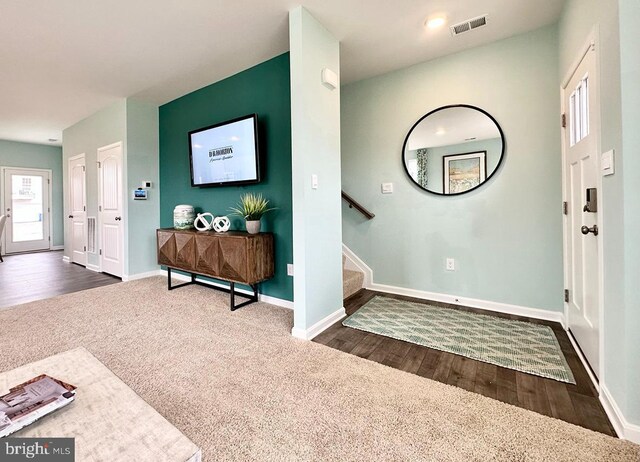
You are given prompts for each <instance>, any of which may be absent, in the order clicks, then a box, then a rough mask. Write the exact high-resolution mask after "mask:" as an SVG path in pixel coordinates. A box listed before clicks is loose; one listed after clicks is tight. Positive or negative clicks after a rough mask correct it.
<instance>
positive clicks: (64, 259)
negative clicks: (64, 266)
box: [62, 255, 71, 263]
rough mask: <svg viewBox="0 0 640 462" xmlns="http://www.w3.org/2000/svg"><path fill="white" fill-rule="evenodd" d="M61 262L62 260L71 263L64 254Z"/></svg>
mask: <svg viewBox="0 0 640 462" xmlns="http://www.w3.org/2000/svg"><path fill="white" fill-rule="evenodd" d="M62 262H63V263H71V259H70V258H69V257H67V256H66V255H64V256H63V257H62Z"/></svg>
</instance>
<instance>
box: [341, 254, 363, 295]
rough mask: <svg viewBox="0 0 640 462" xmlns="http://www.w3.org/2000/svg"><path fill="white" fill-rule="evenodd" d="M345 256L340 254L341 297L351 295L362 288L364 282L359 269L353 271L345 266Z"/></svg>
mask: <svg viewBox="0 0 640 462" xmlns="http://www.w3.org/2000/svg"><path fill="white" fill-rule="evenodd" d="M346 260H347V258H346V257H345V256H344V255H342V295H343V298H347V297H350V296H351V295H353V294H355V293H356V292H358V291H359V290H360V289H362V284H363V282H364V273H362V272H361V271H354V270H350V269H347V268H345V262H346Z"/></svg>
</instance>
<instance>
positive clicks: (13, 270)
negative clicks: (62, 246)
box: [0, 251, 120, 309]
mask: <svg viewBox="0 0 640 462" xmlns="http://www.w3.org/2000/svg"><path fill="white" fill-rule="evenodd" d="M3 258H4V263H0V309H2V308H7V307H9V306H13V305H19V304H21V303H27V302H32V301H35V300H42V299H45V298H50V297H55V296H56V295H62V294H68V293H71V292H78V291H80V290H85V289H91V288H94V287H101V286H106V285H109V284H115V283H117V282H120V279H118V278H116V277H113V276H109V275H108V274H104V273H96V272H94V271H89V270H88V269H86V268H84V267H82V266H79V265H75V264H73V263H64V262H63V261H62V251H53V252H38V253H28V254H20V255H8V256H4V257H3Z"/></svg>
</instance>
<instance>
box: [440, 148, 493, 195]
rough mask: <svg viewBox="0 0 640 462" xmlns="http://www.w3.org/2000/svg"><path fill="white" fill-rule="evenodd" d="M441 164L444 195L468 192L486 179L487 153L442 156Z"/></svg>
mask: <svg viewBox="0 0 640 462" xmlns="http://www.w3.org/2000/svg"><path fill="white" fill-rule="evenodd" d="M442 164H443V165H442V172H443V176H444V178H443V186H444V193H445V194H458V193H461V192H465V191H469V190H471V189H474V188H476V187H478V186H479V185H481V184H482V183H484V181H485V179H486V178H487V151H477V152H466V153H463V154H452V155H448V156H443V157H442Z"/></svg>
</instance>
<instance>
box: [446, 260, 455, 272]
mask: <svg viewBox="0 0 640 462" xmlns="http://www.w3.org/2000/svg"><path fill="white" fill-rule="evenodd" d="M445 269H446V270H447V271H455V270H456V261H455V259H453V258H447V263H446V265H445Z"/></svg>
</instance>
